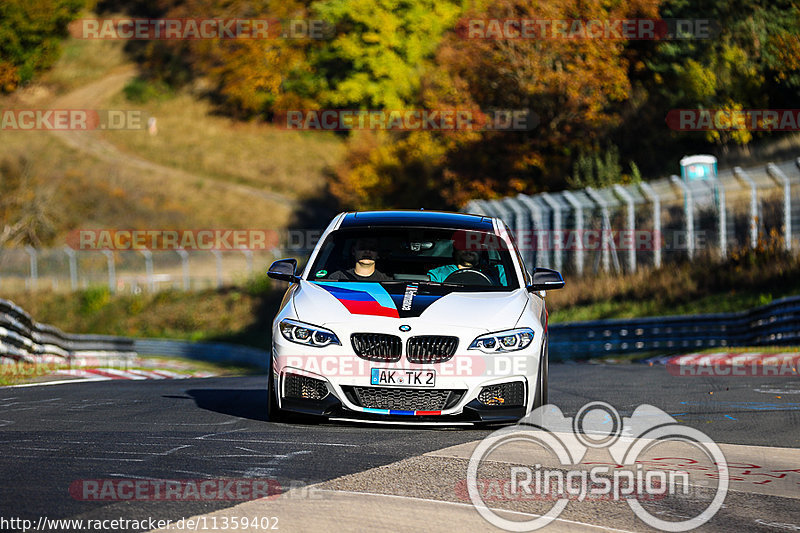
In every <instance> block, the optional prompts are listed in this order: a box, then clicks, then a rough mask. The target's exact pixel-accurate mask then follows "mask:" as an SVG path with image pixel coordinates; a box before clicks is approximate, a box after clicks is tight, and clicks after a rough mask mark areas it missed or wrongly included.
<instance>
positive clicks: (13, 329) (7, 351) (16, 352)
mask: <svg viewBox="0 0 800 533" xmlns="http://www.w3.org/2000/svg"><path fill="white" fill-rule="evenodd" d="M135 357H136V350H135V347H134V342H133V340H132V339H128V338H125V337H114V336H111V335H78V334H68V333H64V332H63V331H61V330H60V329H58V328H56V327H54V326H50V325H48V324H40V323H39V322H36V321H35V320H33V318H32V317H31V316H30V315H29V314H28V313H27V312H26V311H25V310H24V309H22V308H21V307H19V306H18V305H16V304H14V303H13V302H11V301H8V300H3V299H0V360H2V359H10V360H13V361H17V362H26V363H65V364H67V363H72V362H73V361H84V362H85V361H86V360H88V359H100V360H103V361H110V360H111V359H113V360H115V361H126V362H127V361H131V360H133V359H134V358H135Z"/></svg>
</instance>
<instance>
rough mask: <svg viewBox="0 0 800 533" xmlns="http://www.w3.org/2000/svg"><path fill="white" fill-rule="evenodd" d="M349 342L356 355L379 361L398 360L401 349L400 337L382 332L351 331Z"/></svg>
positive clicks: (391, 361) (390, 361) (389, 361)
mask: <svg viewBox="0 0 800 533" xmlns="http://www.w3.org/2000/svg"><path fill="white" fill-rule="evenodd" d="M350 342H351V343H352V344H353V351H354V352H355V353H356V355H357V356H359V357H360V358H362V359H366V360H367V361H379V362H381V363H393V362H395V361H399V360H400V354H401V351H402V349H403V341H401V340H400V337H398V336H397V335H387V334H384V333H353V334H352V335H351V336H350Z"/></svg>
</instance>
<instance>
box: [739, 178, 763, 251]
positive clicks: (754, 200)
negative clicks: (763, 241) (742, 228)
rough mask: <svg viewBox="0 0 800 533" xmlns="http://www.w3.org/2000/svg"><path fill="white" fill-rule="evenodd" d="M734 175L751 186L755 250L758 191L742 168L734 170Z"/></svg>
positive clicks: (752, 237) (752, 244)
mask: <svg viewBox="0 0 800 533" xmlns="http://www.w3.org/2000/svg"><path fill="white" fill-rule="evenodd" d="M733 175H734V176H736V177H737V178H739V179H740V180H742V181H743V182H745V183H746V184H748V185H749V186H750V248H755V247H756V246H757V245H758V189H756V183H755V182H754V181H753V179H752V178H751V177H750V176H748V175H747V172H745V171H744V170H742V167H736V168H734V169H733Z"/></svg>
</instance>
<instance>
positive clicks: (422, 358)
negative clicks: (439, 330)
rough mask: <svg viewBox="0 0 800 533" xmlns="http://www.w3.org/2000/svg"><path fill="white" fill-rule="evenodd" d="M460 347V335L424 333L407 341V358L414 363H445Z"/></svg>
mask: <svg viewBox="0 0 800 533" xmlns="http://www.w3.org/2000/svg"><path fill="white" fill-rule="evenodd" d="M456 348H458V337H447V336H444V335H422V336H418V337H411V338H410V339H408V342H407V343H406V359H407V360H408V361H410V362H412V363H444V362H445V361H449V360H450V358H451V357H453V355H454V354H455V353H456Z"/></svg>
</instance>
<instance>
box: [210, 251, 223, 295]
mask: <svg viewBox="0 0 800 533" xmlns="http://www.w3.org/2000/svg"><path fill="white" fill-rule="evenodd" d="M209 251H210V252H211V253H212V254H214V257H215V258H216V259H217V288H218V289H219V288H221V287H222V252H220V251H219V250H209Z"/></svg>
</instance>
